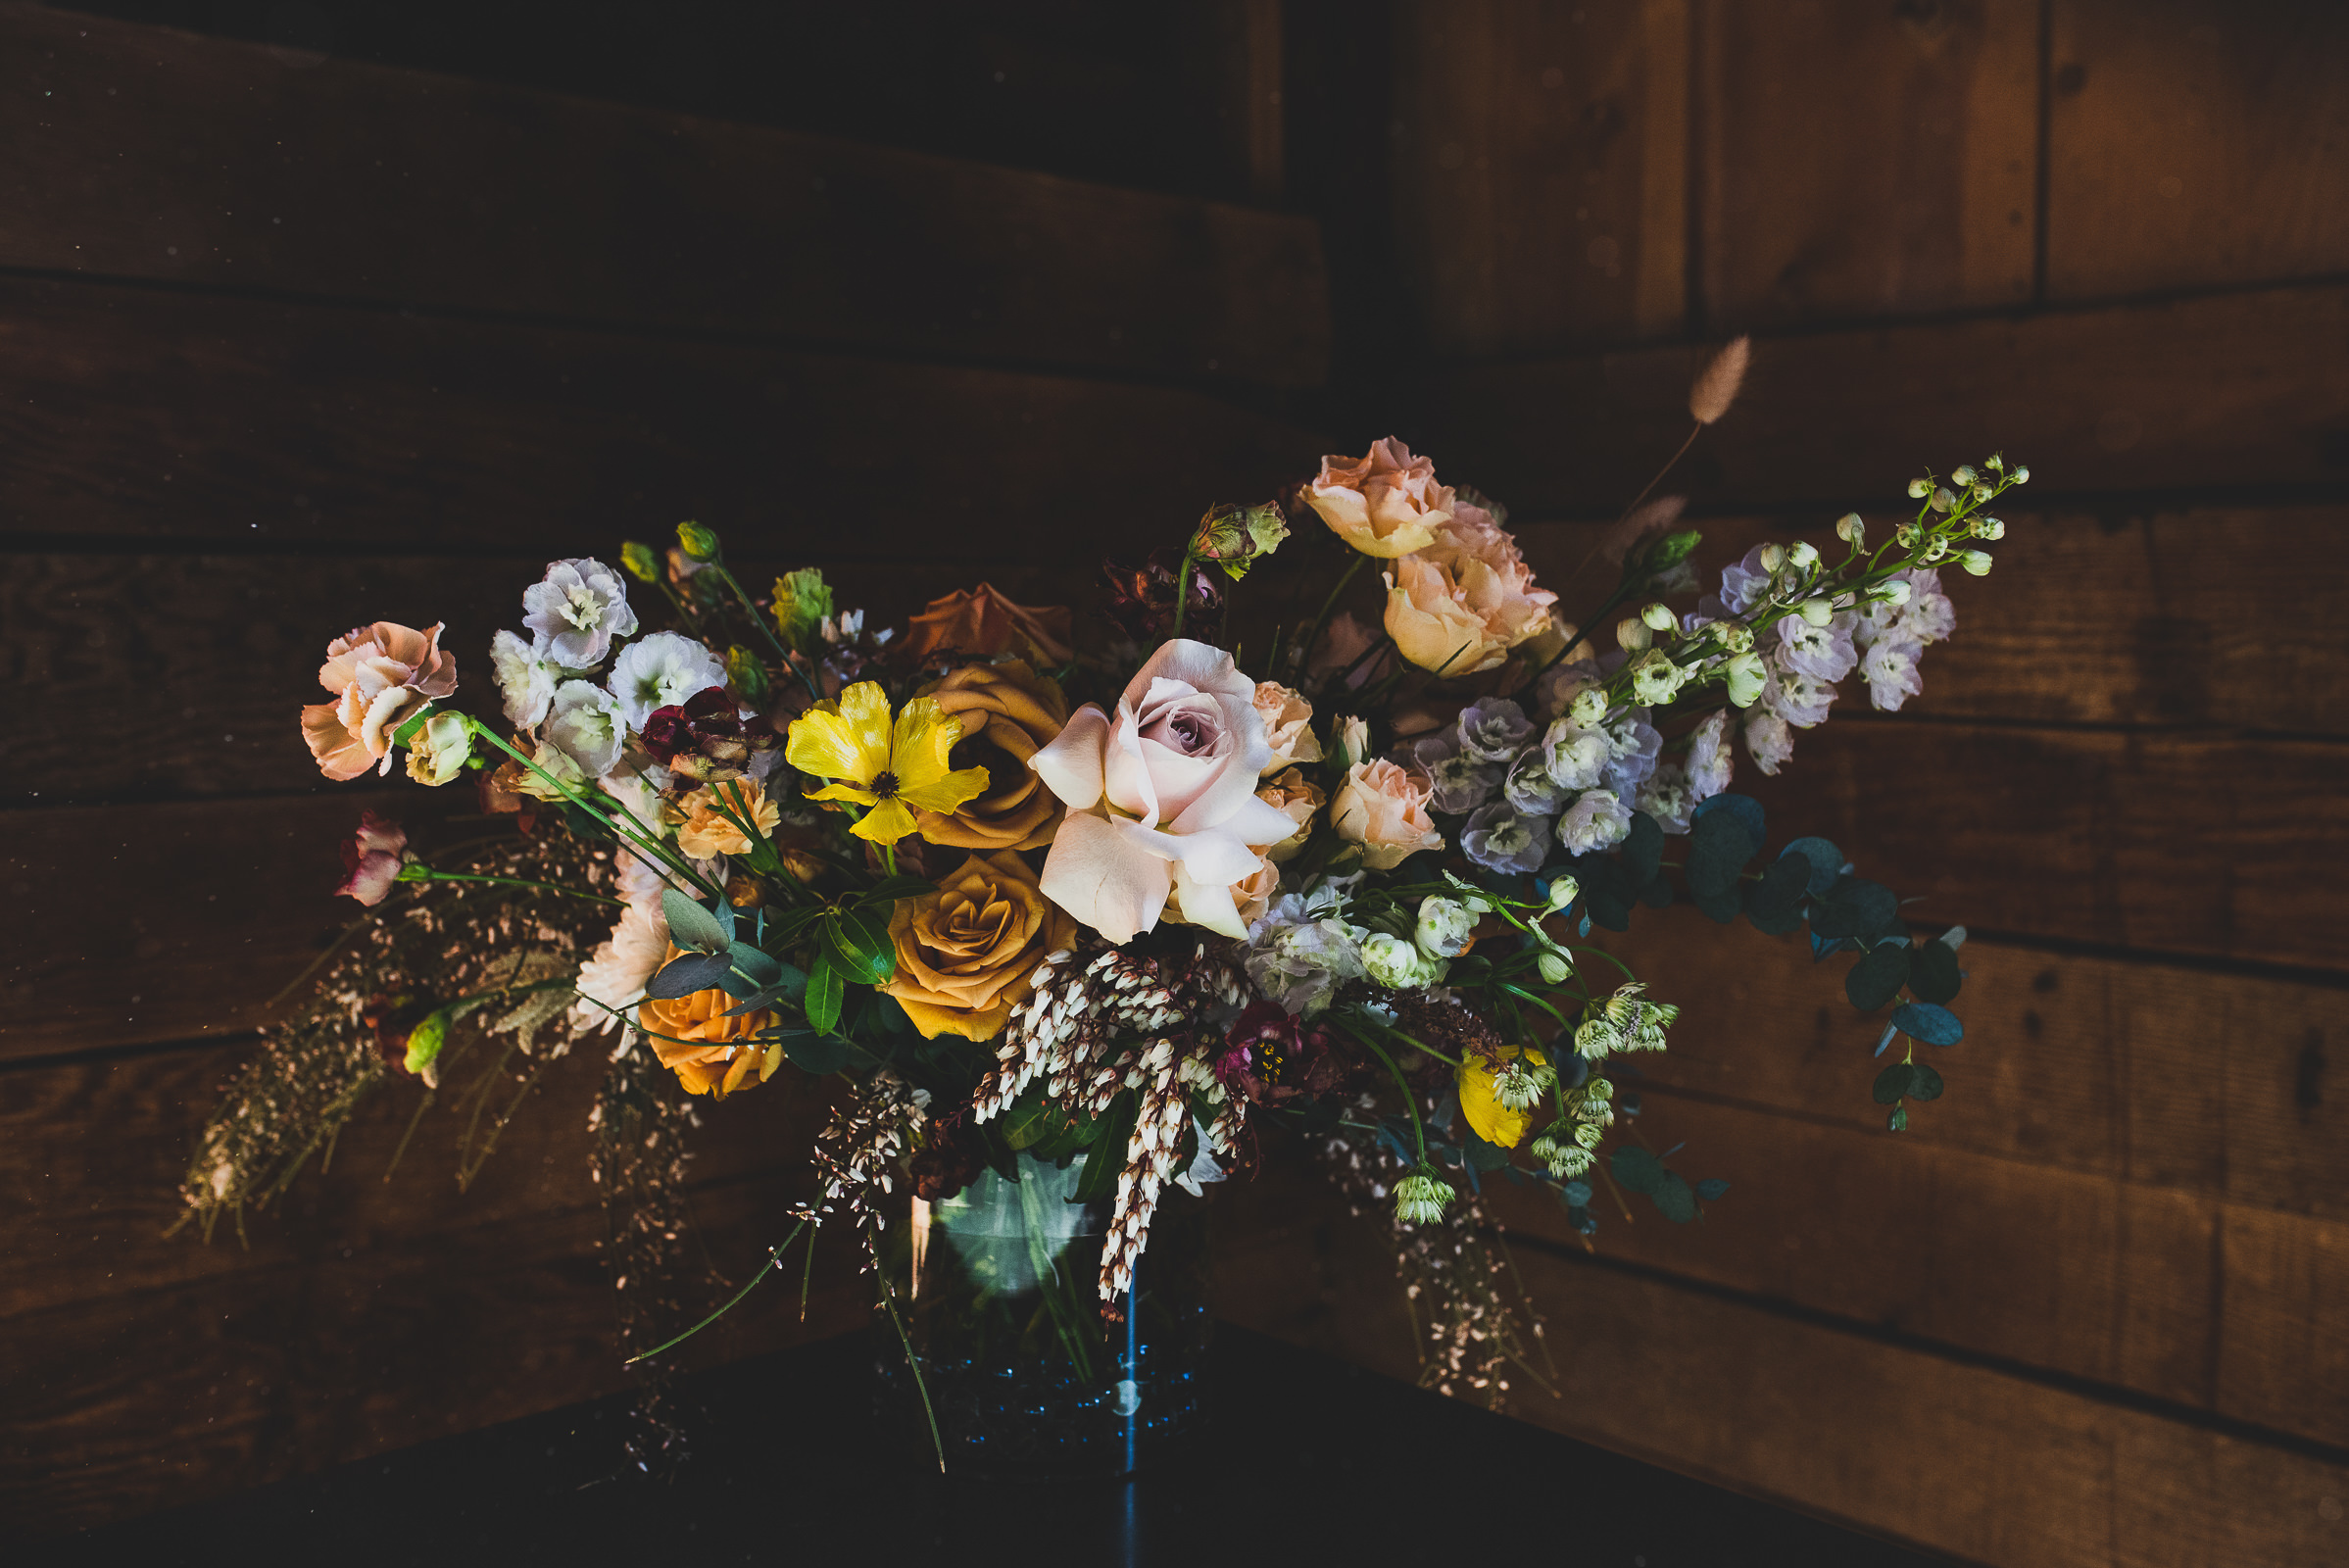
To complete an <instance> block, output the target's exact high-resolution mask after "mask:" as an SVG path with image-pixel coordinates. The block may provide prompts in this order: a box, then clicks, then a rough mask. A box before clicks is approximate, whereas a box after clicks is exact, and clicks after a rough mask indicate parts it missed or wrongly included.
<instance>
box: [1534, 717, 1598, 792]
mask: <svg viewBox="0 0 2349 1568" xmlns="http://www.w3.org/2000/svg"><path fill="white" fill-rule="evenodd" d="M1607 756H1608V752H1607V738H1606V736H1605V735H1604V734H1602V733H1601V732H1600V731H1598V730H1595V729H1586V728H1584V727H1583V726H1582V725H1580V724H1577V723H1576V722H1575V721H1574V720H1573V719H1571V718H1561V719H1559V720H1558V721H1557V722H1555V723H1553V724H1551V725H1550V726H1549V730H1548V733H1546V734H1544V735H1543V736H1542V766H1543V767H1544V768H1546V769H1547V770H1548V772H1549V777H1550V782H1552V783H1554V784H1555V785H1557V787H1558V788H1560V789H1562V790H1587V789H1590V788H1591V787H1592V786H1594V785H1596V784H1597V783H1598V775H1599V774H1600V773H1601V772H1603V771H1604V770H1605V768H1606V765H1607Z"/></svg>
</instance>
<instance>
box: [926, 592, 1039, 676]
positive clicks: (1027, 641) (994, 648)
mask: <svg viewBox="0 0 2349 1568" xmlns="http://www.w3.org/2000/svg"><path fill="white" fill-rule="evenodd" d="M902 646H903V647H904V648H905V652H906V653H908V654H909V655H911V656H912V657H913V658H915V659H927V658H929V657H930V656H931V655H932V654H969V655H972V656H973V657H975V658H978V659H993V658H994V657H995V656H996V655H998V654H1013V655H1016V656H1017V657H1019V658H1021V659H1032V660H1034V661H1036V662H1038V663H1042V664H1065V663H1067V662H1068V661H1069V657H1070V655H1071V653H1072V650H1071V649H1070V647H1069V613H1068V607H1067V606H1066V605H1046V606H1034V607H1031V606H1028V605H1015V604H1013V603H1012V602H1011V601H1010V600H1008V599H1005V598H1004V597H1003V595H1002V594H999V593H997V592H996V591H995V590H994V589H993V588H992V587H990V586H988V585H987V584H986V583H981V584H979V586H978V587H976V588H971V589H966V590H962V591H958V592H955V593H951V594H948V595H947V596H946V597H945V598H944V599H933V600H931V601H930V608H929V609H927V610H925V611H923V612H922V613H920V614H918V615H915V616H914V617H913V618H912V619H911V620H910V621H908V622H907V623H906V626H905V643H904V644H903V645H902Z"/></svg>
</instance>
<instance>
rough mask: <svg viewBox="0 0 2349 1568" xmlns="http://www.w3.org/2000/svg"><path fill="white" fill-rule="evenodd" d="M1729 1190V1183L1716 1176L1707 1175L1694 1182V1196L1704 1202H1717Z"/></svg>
mask: <svg viewBox="0 0 2349 1568" xmlns="http://www.w3.org/2000/svg"><path fill="white" fill-rule="evenodd" d="M1728 1192H1729V1183H1728V1182H1726V1181H1723V1180H1722V1179H1721V1178H1720V1177H1718V1176H1707V1177H1706V1178H1705V1179H1704V1180H1703V1181H1700V1182H1698V1183H1697V1184H1696V1196H1697V1197H1699V1198H1701V1199H1703V1200H1704V1201H1706V1202H1708V1203H1711V1202H1717V1201H1720V1199H1721V1198H1722V1197H1723V1196H1724V1195H1725V1194H1727V1193H1728Z"/></svg>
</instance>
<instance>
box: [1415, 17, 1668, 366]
mask: <svg viewBox="0 0 2349 1568" xmlns="http://www.w3.org/2000/svg"><path fill="white" fill-rule="evenodd" d="M1394 28H1395V73H1396V82H1395V97H1396V100H1397V105H1398V111H1397V115H1396V119H1395V190H1394V193H1393V197H1392V201H1393V213H1394V219H1393V221H1394V225H1395V243H1396V249H1397V255H1398V261H1399V262H1400V265H1401V267H1402V270H1403V273H1404V276H1405V279H1406V281H1407V283H1408V286H1409V287H1410V290H1411V294H1412V298H1413V299H1414V300H1415V302H1416V303H1417V305H1418V307H1419V313H1420V321H1419V324H1420V327H1421V330H1422V333H1423V335H1424V339H1425V343H1426V346H1427V348H1428V349H1429V350H1430V351H1431V352H1433V353H1435V354H1437V355H1439V356H1442V357H1446V358H1463V357H1465V358H1477V357H1485V356H1491V355H1508V354H1529V353H1536V354H1538V353H1555V352H1557V351H1558V350H1560V349H1563V348H1567V347H1571V346H1574V345H1578V344H1587V343H1592V342H1613V341H1622V340H1625V339H1634V338H1642V337H1656V336H1661V335H1665V334H1669V333H1671V332H1673V331H1675V330H1677V329H1678V328H1679V327H1680V325H1681V323H1682V320H1683V318H1684V314H1685V304H1686V297H1687V289H1686V286H1685V282H1684V259H1685V250H1686V230H1687V183H1688V0H1601V3H1597V4H1590V5H1581V6H1576V7H1573V8H1572V9H1571V10H1569V9H1568V8H1566V7H1562V6H1553V5H1542V4H1539V3H1534V0H1478V3H1476V4H1473V5H1465V6H1463V5H1460V4H1432V3H1424V0H1421V3H1411V4H1405V5H1400V6H1397V7H1396V8H1395V21H1394Z"/></svg>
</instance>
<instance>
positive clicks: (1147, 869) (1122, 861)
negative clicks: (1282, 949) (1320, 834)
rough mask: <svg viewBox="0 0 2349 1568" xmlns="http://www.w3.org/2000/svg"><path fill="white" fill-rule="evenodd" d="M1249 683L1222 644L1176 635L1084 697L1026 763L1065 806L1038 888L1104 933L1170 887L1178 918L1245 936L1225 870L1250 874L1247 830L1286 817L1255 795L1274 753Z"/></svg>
mask: <svg viewBox="0 0 2349 1568" xmlns="http://www.w3.org/2000/svg"><path fill="white" fill-rule="evenodd" d="M1255 695H1256V683H1255V682H1254V681H1251V680H1249V679H1248V677H1247V676H1246V675H1243V674H1242V673H1240V671H1239V669H1238V668H1237V667H1236V666H1234V664H1233V663H1232V656H1231V655H1229V654H1227V653H1224V652H1223V651H1222V650H1221V649H1217V648H1210V647H1209V646H1207V645H1206V644H1205V643H1199V642H1192V641H1190V640H1189V639H1187V638H1177V639H1175V640H1174V641H1172V642H1169V643H1166V644H1164V645H1163V646H1161V647H1160V648H1159V649H1158V651H1157V652H1156V653H1154V654H1152V655H1150V662H1148V663H1146V664H1144V665H1143V666H1142V669H1141V672H1140V673H1138V674H1137V675H1135V677H1134V679H1133V681H1132V682H1131V683H1130V684H1129V685H1128V686H1127V687H1126V690H1125V695H1124V696H1123V697H1121V698H1119V699H1118V703H1117V711H1116V713H1115V714H1114V715H1112V714H1108V713H1104V712H1102V711H1101V709H1100V708H1098V707H1096V706H1095V705H1093V704H1090V703H1088V704H1087V705H1086V706H1085V707H1083V708H1080V709H1078V710H1077V711H1076V712H1075V713H1073V714H1072V715H1070V717H1069V720H1068V723H1067V725H1066V726H1065V727H1064V728H1063V729H1062V730H1061V731H1060V734H1059V736H1058V738H1057V739H1055V740H1054V741H1053V742H1052V744H1051V745H1050V746H1047V747H1045V748H1044V749H1043V750H1041V751H1039V752H1038V753H1036V755H1035V756H1034V757H1032V758H1031V759H1029V761H1028V766H1029V767H1030V768H1031V769H1033V770H1034V771H1035V774H1036V776H1037V777H1038V778H1040V779H1042V780H1044V784H1045V787H1046V788H1047V789H1049V790H1051V791H1052V793H1053V794H1054V795H1057V796H1058V797H1059V798H1060V800H1061V801H1062V803H1063V804H1065V805H1066V806H1067V807H1068V815H1067V817H1066V819H1064V820H1063V821H1062V822H1061V824H1060V831H1059V833H1058V835H1057V836H1055V837H1054V838H1053V840H1052V853H1051V855H1050V857H1049V858H1047V859H1046V860H1045V862H1044V877H1043V887H1044V895H1045V897H1046V898H1049V899H1051V900H1052V902H1053V903H1054V904H1056V905H1058V906H1059V907H1061V908H1063V909H1066V910H1067V911H1068V912H1069V913H1070V914H1072V915H1074V916H1076V917H1077V918H1078V919H1079V920H1081V921H1083V922H1084V923H1085V924H1087V925H1089V926H1092V927H1093V928H1094V929H1095V930H1097V931H1099V932H1101V935H1103V936H1105V937H1107V938H1108V939H1109V940H1110V941H1112V942H1129V941H1131V940H1133V938H1134V937H1135V936H1137V935H1139V934H1140V933H1142V932H1144V931H1148V930H1150V929H1152V928H1153V927H1155V926H1156V925H1157V923H1158V917H1159V915H1160V914H1161V913H1162V912H1163V911H1164V909H1165V907H1166V903H1167V900H1168V899H1169V898H1172V899H1173V900H1174V901H1175V906H1176V907H1177V909H1178V910H1179V911H1180V912H1181V915H1182V917H1183V918H1184V919H1185V920H1188V921H1190V922H1191V923H1192V924H1194V925H1201V926H1205V927H1206V928H1207V929H1208V930H1210V931H1214V932H1217V933H1219V934H1221V935H1223V936H1228V937H1234V938H1238V937H1243V936H1246V935H1247V933H1248V928H1247V927H1246V926H1245V925H1243V924H1242V923H1241V920H1240V910H1239V906H1238V905H1237V904H1236V903H1235V902H1234V899H1233V884H1235V883H1237V882H1240V881H1242V880H1244V879H1246V878H1250V877H1253V876H1255V875H1257V874H1258V872H1259V870H1260V868H1261V866H1262V863H1263V860H1262V858H1261V857H1260V856H1259V855H1258V854H1257V853H1256V852H1255V851H1254V850H1252V849H1250V848H1248V846H1249V845H1251V844H1277V843H1279V842H1280V841H1281V840H1283V839H1285V838H1287V837H1288V836H1289V835H1290V833H1291V832H1292V831H1294V829H1295V826H1296V824H1294V823H1293V822H1291V821H1290V819H1289V816H1288V813H1286V812H1285V811H1283V810H1281V809H1280V808H1278V807H1276V806H1273V805H1271V804H1269V803H1267V802H1265V801H1261V800H1258V799H1257V798H1256V780H1257V776H1258V775H1259V774H1261V773H1262V772H1263V771H1264V769H1265V767H1266V765H1267V764H1268V763H1269V762H1270V761H1271V760H1272V748H1271V746H1270V745H1269V744H1267V743H1266V741H1265V739H1264V720H1263V718H1262V716H1261V715H1259V714H1258V713H1257V711H1256V709H1255Z"/></svg>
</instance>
